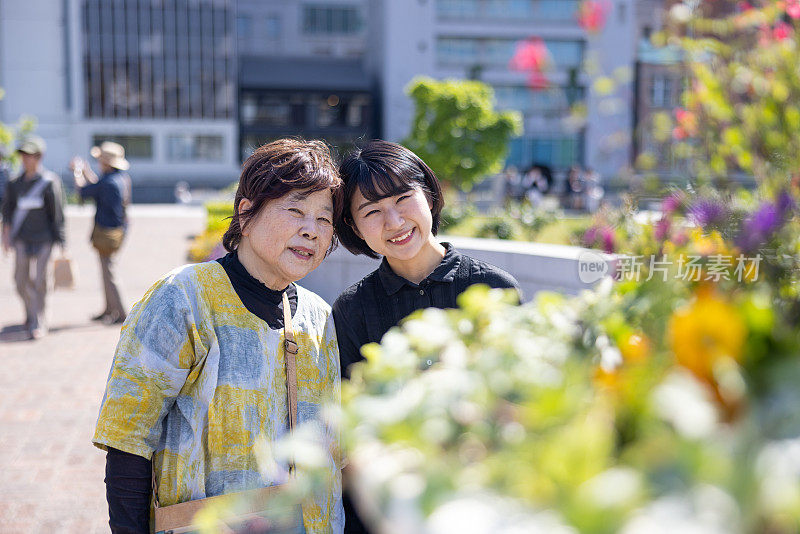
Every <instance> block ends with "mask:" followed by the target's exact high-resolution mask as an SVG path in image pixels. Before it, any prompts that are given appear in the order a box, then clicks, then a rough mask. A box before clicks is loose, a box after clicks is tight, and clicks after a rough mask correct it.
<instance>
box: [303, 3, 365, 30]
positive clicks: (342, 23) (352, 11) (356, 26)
mask: <svg viewBox="0 0 800 534" xmlns="http://www.w3.org/2000/svg"><path fill="white" fill-rule="evenodd" d="M361 28H362V21H361V14H360V13H359V11H358V8H357V7H355V6H338V7H329V6H316V5H306V6H304V7H303V31H304V32H305V33H315V34H353V33H358V32H359V31H361Z"/></svg>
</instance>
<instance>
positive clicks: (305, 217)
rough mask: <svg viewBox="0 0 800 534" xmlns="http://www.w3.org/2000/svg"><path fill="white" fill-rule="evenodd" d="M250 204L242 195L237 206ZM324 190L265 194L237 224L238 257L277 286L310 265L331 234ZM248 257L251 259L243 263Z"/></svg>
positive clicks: (302, 273)
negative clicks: (255, 208)
mask: <svg viewBox="0 0 800 534" xmlns="http://www.w3.org/2000/svg"><path fill="white" fill-rule="evenodd" d="M249 207H250V201H249V200H247V199H242V201H241V202H240V205H239V211H240V212H241V211H243V210H244V209H247V208H249ZM332 222H333V200H332V197H331V192H330V190H328V189H326V190H323V191H316V192H314V193H308V191H292V192H290V193H287V194H286V195H284V196H282V197H280V198H276V199H274V200H270V201H268V202H267V203H265V204H264V207H263V208H261V211H260V212H259V213H258V214H257V215H256V216H255V217H254V218H253V219H251V220H250V222H249V223H248V224H247V225H246V226H245V227H244V228H243V229H242V242H241V244H240V246H239V249H240V257H241V256H244V257H241V260H242V263H243V264H244V265H245V267H246V268H248V270H251V269H254V270H255V271H256V272H251V273H250V274H252V275H253V276H255V277H256V278H259V279H260V280H261V281H262V282H264V283H265V284H267V285H268V286H269V287H271V288H272V289H283V288H285V287H286V286H287V285H289V283H290V282H295V281H297V280H300V279H301V278H303V277H304V276H305V275H307V274H308V273H310V272H311V271H313V270H314V269H316V268H317V267H318V266H319V264H320V263H321V262H322V260H323V259H324V258H325V253H326V252H327V251H328V248H330V246H331V239H333V224H332ZM248 263H250V264H251V265H248Z"/></svg>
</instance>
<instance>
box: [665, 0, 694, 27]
mask: <svg viewBox="0 0 800 534" xmlns="http://www.w3.org/2000/svg"><path fill="white" fill-rule="evenodd" d="M669 16H670V18H671V19H672V20H673V21H675V22H677V23H678V24H686V23H687V22H689V19H691V18H692V8H691V7H689V6H687V5H686V4H684V3H678V4H675V5H674V6H672V8H671V9H670V10H669Z"/></svg>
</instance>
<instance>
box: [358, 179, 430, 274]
mask: <svg viewBox="0 0 800 534" xmlns="http://www.w3.org/2000/svg"><path fill="white" fill-rule="evenodd" d="M431 209H432V205H431V203H430V202H429V201H428V198H427V197H426V196H425V193H423V192H422V190H421V189H419V188H415V189H410V190H408V191H406V192H405V193H401V194H399V195H394V196H390V197H386V198H382V199H380V200H378V201H375V202H373V201H370V200H368V199H366V198H365V197H364V195H362V194H361V190H356V193H355V195H353V200H352V201H351V203H350V213H351V214H352V216H353V223H354V225H355V231H356V235H358V236H359V237H360V238H361V239H363V240H364V241H365V242H366V243H367V245H368V246H369V248H371V249H372V250H373V251H374V252H376V253H378V254H381V255H383V256H386V257H387V258H388V259H390V260H391V259H394V260H399V261H409V260H413V259H414V258H415V257H417V256H418V254H419V253H420V251H421V250H422V249H423V248H424V247H425V246H427V245H428V244H429V243H430V241H431V227H432V225H433V215H432V214H431Z"/></svg>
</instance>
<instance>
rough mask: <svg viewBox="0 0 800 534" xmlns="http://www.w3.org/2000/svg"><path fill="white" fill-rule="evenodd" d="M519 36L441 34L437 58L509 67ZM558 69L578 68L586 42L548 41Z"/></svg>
mask: <svg viewBox="0 0 800 534" xmlns="http://www.w3.org/2000/svg"><path fill="white" fill-rule="evenodd" d="M517 43H519V40H516V39H473V38H466V37H441V38H439V39H438V40H437V42H436V57H437V61H438V62H439V63H440V64H444V65H463V66H466V65H473V64H475V63H483V64H485V65H491V66H494V67H507V66H508V63H509V61H511V58H512V57H514V52H515V51H516V49H517ZM544 44H545V46H546V47H547V50H548V52H549V53H550V56H551V57H552V59H553V62H554V63H555V65H556V68H559V69H571V68H578V67H580V65H581V62H582V61H583V41H565V40H545V43H544Z"/></svg>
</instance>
